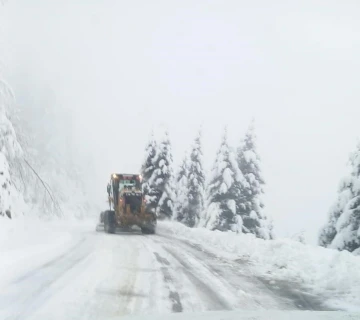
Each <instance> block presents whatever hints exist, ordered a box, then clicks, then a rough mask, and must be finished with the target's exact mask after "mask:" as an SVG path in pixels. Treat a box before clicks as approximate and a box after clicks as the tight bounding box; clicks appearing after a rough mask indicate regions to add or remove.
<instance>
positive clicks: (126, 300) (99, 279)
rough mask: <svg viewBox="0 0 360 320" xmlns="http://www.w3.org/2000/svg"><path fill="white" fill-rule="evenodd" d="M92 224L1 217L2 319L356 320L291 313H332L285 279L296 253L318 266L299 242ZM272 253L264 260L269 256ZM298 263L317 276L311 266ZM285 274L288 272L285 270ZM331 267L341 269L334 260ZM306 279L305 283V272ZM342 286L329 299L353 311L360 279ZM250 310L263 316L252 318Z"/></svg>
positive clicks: (173, 227)
mask: <svg viewBox="0 0 360 320" xmlns="http://www.w3.org/2000/svg"><path fill="white" fill-rule="evenodd" d="M95 224H96V221H77V222H74V221H52V222H41V221H35V220H20V219H19V220H15V219H14V220H12V221H10V220H6V219H2V220H1V225H0V262H1V263H0V319H6V320H14V319H21V320H48V319H51V320H65V319H66V320H68V319H73V320H89V319H93V320H95V319H104V320H108V319H120V318H122V317H124V316H127V315H133V316H135V318H134V319H144V317H146V319H171V317H170V313H181V315H180V316H179V317H177V316H175V318H174V319H176V318H178V319H180V318H181V319H182V318H183V319H205V318H206V319H207V320H208V319H246V320H248V319H253V320H254V319H256V320H257V319H258V320H262V319H280V320H281V319H295V320H297V319H304V318H306V319H309V320H310V319H311V320H312V319H344V318H345V319H359V315H356V314H353V315H350V314H347V315H346V316H347V318H346V317H345V314H344V313H337V312H334V313H331V314H329V313H315V312H314V313H308V312H305V313H299V314H298V313H293V312H292V311H294V310H319V311H320V310H326V311H327V310H331V309H332V308H327V307H326V306H324V305H323V297H322V296H315V295H311V294H310V295H309V294H308V292H306V290H302V289H303V288H302V287H301V286H300V285H297V284H296V283H293V282H292V281H287V280H288V279H287V278H286V277H287V276H288V277H289V278H291V277H294V275H295V274H296V272H295V269H296V270H298V271H299V269H301V267H299V266H295V263H293V265H292V264H291V263H289V261H288V260H289V259H290V260H291V254H292V255H295V254H299V255H300V258H296V259H297V261H298V262H299V261H300V260H301V259H303V260H306V259H308V260H311V259H313V258H311V257H309V254H308V253H306V254H305V253H302V252H301V250H300V249H299V248H300V247H299V246H300V244H297V243H291V242H289V243H287V242H283V243H282V242H281V241H274V242H272V244H271V245H270V244H268V242H266V243H265V242H264V241H260V242H259V240H256V239H253V238H251V237H248V236H246V237H245V238H244V237H243V236H236V235H232V234H230V235H229V234H221V233H218V232H211V231H208V230H202V229H188V228H186V227H183V226H182V225H180V224H174V223H167V222H159V228H158V234H156V235H143V234H141V232H140V231H139V230H137V231H136V230H134V231H133V232H120V231H119V232H117V234H106V233H104V232H95ZM231 243H232V244H231ZM281 244H283V246H281ZM291 244H292V245H291ZM241 246H246V247H247V248H242V249H241ZM292 246H293V247H294V248H297V249H296V250H295V249H294V248H293V249H291V247H292ZM286 247H290V248H288V249H285V248H286ZM266 250H268V251H269V252H268V253H267V257H263V256H264V251H266ZM309 250H310V249H307V251H309ZM322 250H325V249H322ZM326 252H328V251H326ZM329 252H330V253H331V254H332V255H334V252H333V251H331V250H330V251H329ZM271 255H277V256H278V260H279V261H280V262H281V263H282V265H281V266H280V267H279V266H278V267H276V266H274V263H273V261H272V260H271V257H270V256H271ZM286 255H287V257H285V256H286ZM289 257H290V258H289ZM333 258H334V256H333ZM274 259H275V258H274ZM293 259H295V258H293ZM322 259H324V254H323V255H322ZM349 259H350V258H349ZM319 260H320V259H319ZM341 260H342V261H343V258H341ZM285 261H287V265H286V264H285ZM349 261H350V262H351V261H357V260H349ZM301 263H302V266H303V267H306V266H308V267H309V272H313V270H312V269H311V268H315V267H314V266H313V265H312V263H314V262H311V261H301ZM343 263H344V264H345V262H343ZM346 263H347V262H346ZM261 264H263V265H261ZM284 266H286V267H284ZM286 268H289V269H291V270H290V271H289V270H288V271H287V272H285V271H284V269H286ZM333 268H334V270H335V271H338V267H337V264H336V261H333ZM353 268H357V264H356V263H353ZM277 269H280V270H277ZM268 270H271V273H268V272H267V271H268ZM302 271H303V272H304V270H302ZM351 271H352V270H348V274H350V272H351ZM281 272H283V273H281ZM313 273H314V272H313ZM258 274H261V275H265V276H266V277H268V278H269V279H270V280H269V281H267V280H266V279H265V280H264V277H259V276H258ZM309 277H310V276H309ZM339 277H340V276H339ZM343 278H345V277H344V276H343ZM279 279H284V282H283V283H281V282H280V281H279ZM299 279H301V280H302V281H303V282H304V276H303V275H302V278H300V277H298V279H297V280H299ZM305 280H306V281H309V280H308V279H305ZM315 280H316V281H318V279H317V278H316V277H315ZM340 280H341V279H338V281H340ZM342 280H344V279H342ZM324 281H325V280H324ZM318 282H319V281H318ZM314 284H315V285H316V282H314ZM335 285H336V286H334V288H335V289H336V290H335V289H334V292H336V294H337V295H338V296H335V294H332V296H333V297H335V298H336V297H338V300H339V301H341V302H347V303H348V306H350V304H351V303H352V304H354V301H355V299H356V296H354V297H353V300H351V299H349V292H352V293H354V294H356V291H354V290H353V288H354V287H355V286H356V285H357V284H356V279H355V281H354V283H353V286H354V287H353V286H351V285H350V283H349V282H348V283H347V287H345V284H343V285H344V287H343V290H348V291H347V292H345V293H344V292H341V291H340V290H339V289H338V288H339V285H338V284H337V283H335ZM320 289H321V292H325V293H327V292H328V291H329V290H330V289H328V290H325V289H324V288H320ZM330 291H331V290H330ZM331 292H332V291H331ZM342 306H343V305H342ZM348 306H347V308H348V309H350V308H349V307H348ZM354 309H355V308H354ZM232 310H242V311H241V312H238V311H236V312H235V313H232ZM251 310H255V311H257V312H255V313H249V312H248V311H251ZM267 310H286V312H284V313H282V312H281V313H274V312H269V311H267ZM207 311H215V312H214V313H213V312H212V313H207ZM217 311H224V312H221V313H218V312H217ZM225 311H227V312H225ZM203 313H204V314H203ZM325 315H326V316H325ZM137 317H140V318H137Z"/></svg>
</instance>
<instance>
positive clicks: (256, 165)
mask: <svg viewBox="0 0 360 320" xmlns="http://www.w3.org/2000/svg"><path fill="white" fill-rule="evenodd" d="M237 162H238V166H239V169H240V171H241V173H242V174H243V176H244V178H245V180H246V187H245V188H244V190H242V193H241V195H240V196H239V197H238V198H237V203H236V207H237V210H238V213H239V214H240V215H241V217H242V220H243V232H244V233H253V234H255V235H256V236H257V237H259V238H263V239H271V238H272V232H271V229H272V226H271V224H270V222H269V221H268V219H267V218H266V216H265V215H264V213H263V208H264V204H263V202H262V200H261V197H262V195H263V193H264V191H263V186H264V184H265V182H264V179H263V177H262V174H261V170H260V158H259V155H258V154H257V150H256V136H255V132H254V126H253V124H252V125H251V126H250V128H249V130H248V131H247V132H246V134H245V138H244V139H243V141H242V142H241V145H240V147H239V148H238V150H237Z"/></svg>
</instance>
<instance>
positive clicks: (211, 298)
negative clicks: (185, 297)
mask: <svg viewBox="0 0 360 320" xmlns="http://www.w3.org/2000/svg"><path fill="white" fill-rule="evenodd" d="M163 249H164V250H165V251H166V252H168V253H169V254H170V255H171V256H172V257H173V258H174V259H175V260H176V261H177V262H178V263H179V264H180V265H181V266H182V267H183V268H182V271H183V273H184V274H185V275H186V276H187V277H188V278H189V280H190V281H191V282H192V283H193V285H194V286H195V287H196V288H197V291H198V293H199V295H201V296H202V300H203V302H206V303H207V304H208V310H231V309H232V307H231V306H230V305H229V304H228V302H227V301H226V300H225V299H224V298H223V297H222V296H220V295H219V294H218V293H217V292H216V291H214V290H213V289H212V288H211V286H210V285H209V284H207V283H206V282H205V281H204V280H203V279H200V277H198V276H196V273H197V272H195V271H194V266H192V265H190V264H189V263H187V262H185V260H184V259H183V258H182V257H181V256H180V255H179V254H178V253H176V252H175V251H174V250H173V249H170V248H169V247H167V246H163Z"/></svg>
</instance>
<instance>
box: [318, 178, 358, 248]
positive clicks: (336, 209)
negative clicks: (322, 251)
mask: <svg viewBox="0 0 360 320" xmlns="http://www.w3.org/2000/svg"><path fill="white" fill-rule="evenodd" d="M353 197H354V194H353V177H352V176H351V175H349V176H347V177H345V178H344V179H342V181H341V182H340V185H339V189H338V198H337V200H336V203H334V204H333V206H332V207H331V208H330V211H329V218H328V222H327V223H326V225H325V226H324V227H323V228H322V229H321V231H320V236H319V245H320V246H322V247H329V246H330V245H331V243H332V242H333V240H334V238H335V236H336V234H337V230H336V223H337V221H338V219H339V217H340V216H341V215H342V213H343V212H344V209H345V207H346V205H347V204H348V202H349V200H350V199H352V198H353Z"/></svg>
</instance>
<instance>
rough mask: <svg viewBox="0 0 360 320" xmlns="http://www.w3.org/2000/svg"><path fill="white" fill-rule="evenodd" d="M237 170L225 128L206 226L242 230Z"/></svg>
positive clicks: (214, 171)
mask: <svg viewBox="0 0 360 320" xmlns="http://www.w3.org/2000/svg"><path fill="white" fill-rule="evenodd" d="M237 171H238V169H237V167H236V161H235V155H234V153H233V151H232V150H231V148H230V147H229V145H228V141H227V130H226V129H225V131H224V134H223V137H222V141H221V144H220V148H219V151H218V152H217V154H216V159H215V163H214V166H213V168H212V172H211V177H210V183H209V185H208V188H207V193H208V197H207V212H206V221H205V226H206V228H208V229H211V230H220V231H228V230H232V231H236V232H241V228H242V221H241V219H239V216H238V215H237V214H236V201H235V200H236V198H237V190H236V179H237Z"/></svg>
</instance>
